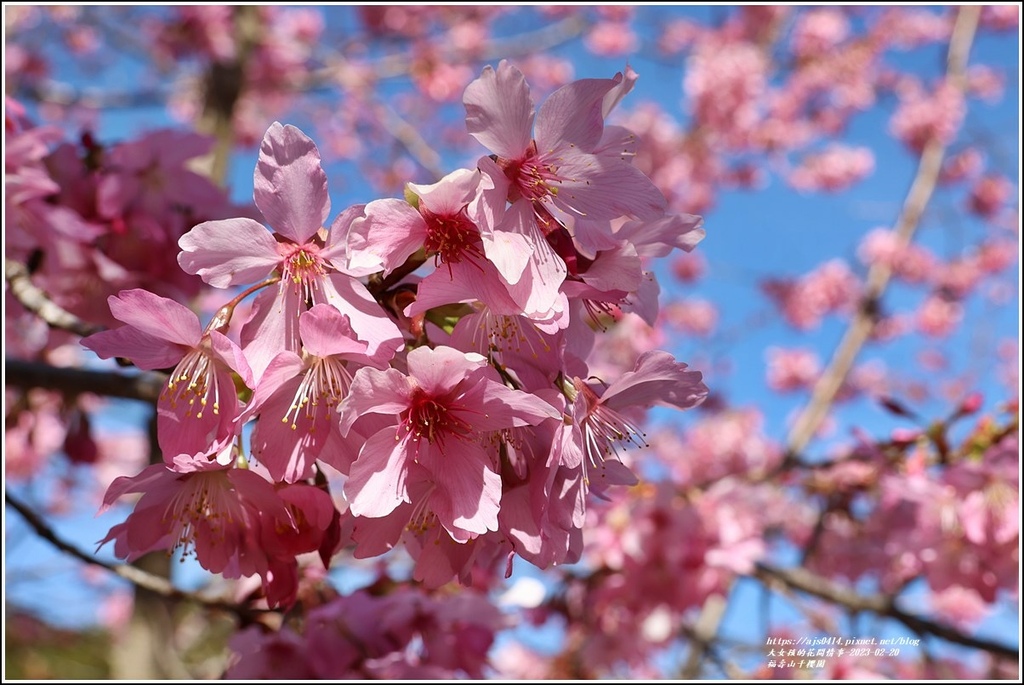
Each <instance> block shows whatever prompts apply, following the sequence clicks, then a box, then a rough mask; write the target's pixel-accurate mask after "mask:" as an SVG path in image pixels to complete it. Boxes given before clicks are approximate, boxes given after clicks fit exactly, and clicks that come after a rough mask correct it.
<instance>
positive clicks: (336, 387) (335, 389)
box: [281, 357, 352, 432]
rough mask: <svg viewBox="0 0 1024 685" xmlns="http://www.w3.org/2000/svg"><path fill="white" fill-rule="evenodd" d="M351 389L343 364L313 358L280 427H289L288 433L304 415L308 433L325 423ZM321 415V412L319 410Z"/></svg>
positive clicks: (348, 376) (338, 360) (350, 381)
mask: <svg viewBox="0 0 1024 685" xmlns="http://www.w3.org/2000/svg"><path fill="white" fill-rule="evenodd" d="M351 385H352V374H351V373H349V370H348V369H347V368H345V362H343V361H342V360H340V359H337V358H335V357H316V358H315V359H314V361H313V363H312V364H311V365H310V367H309V368H308V369H306V373H305V374H304V375H303V376H302V380H301V381H300V382H299V387H298V388H296V389H295V396H294V397H293V398H292V403H291V406H289V407H288V412H287V413H286V414H285V415H284V416H283V417H282V418H281V422H282V423H289V422H290V423H291V425H292V430H295V429H296V428H297V427H298V421H299V415H300V414H303V415H305V417H306V419H307V421H308V423H309V430H310V432H312V431H313V430H314V429H315V427H316V422H317V419H320V418H322V419H324V420H327V419H329V418H330V417H331V412H332V411H334V410H335V408H336V407H337V406H338V403H339V402H341V401H342V400H343V399H344V398H345V395H347V394H348V389H349V387H350V386H351ZM321 407H323V408H324V411H323V412H321V411H320V408H321Z"/></svg>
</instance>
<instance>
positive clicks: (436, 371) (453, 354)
mask: <svg viewBox="0 0 1024 685" xmlns="http://www.w3.org/2000/svg"><path fill="white" fill-rule="evenodd" d="M407 362H408V366H409V375H410V376H412V377H413V378H414V379H415V380H416V384H417V385H418V386H419V387H421V388H423V390H425V391H426V392H427V393H428V394H431V395H435V394H438V395H439V394H443V393H446V392H448V391H449V390H451V389H452V388H454V387H455V386H456V385H458V384H459V383H460V382H461V381H462V379H464V378H465V377H466V376H467V375H468V374H470V373H471V372H473V371H476V370H477V369H481V368H484V367H486V366H487V360H486V359H485V358H484V357H483V356H481V355H479V354H477V353H476V352H462V351H461V350H456V349H454V348H452V347H445V346H443V345H441V346H438V347H435V348H434V349H430V348H429V347H417V348H416V349H415V350H413V351H411V352H410V353H409V355H408V357H407Z"/></svg>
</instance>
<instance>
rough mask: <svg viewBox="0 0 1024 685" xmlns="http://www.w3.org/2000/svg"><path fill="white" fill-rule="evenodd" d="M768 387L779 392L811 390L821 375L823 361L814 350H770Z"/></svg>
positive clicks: (774, 348)
mask: <svg viewBox="0 0 1024 685" xmlns="http://www.w3.org/2000/svg"><path fill="white" fill-rule="evenodd" d="M767 355H768V379H767V380H768V387H770V388H771V389H772V390H776V391H778V392H787V391H792V390H800V389H809V388H810V387H811V385H812V384H813V383H814V381H816V380H817V379H818V376H819V375H821V360H819V359H818V355H817V354H815V353H814V352H813V351H812V350H807V349H789V350H787V349H782V348H778V347H771V348H768V351H767Z"/></svg>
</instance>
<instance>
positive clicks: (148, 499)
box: [100, 458, 293, 578]
mask: <svg viewBox="0 0 1024 685" xmlns="http://www.w3.org/2000/svg"><path fill="white" fill-rule="evenodd" d="M128 493H142V497H141V498H140V499H139V501H138V502H137V503H136V505H135V509H134V510H133V511H132V513H131V514H129V516H128V518H127V520H125V522H124V523H119V524H117V525H115V526H114V527H113V528H111V529H110V532H109V533H107V537H105V538H104V539H103V540H102V541H100V545H101V546H102V545H104V544H106V543H107V542H110V541H113V542H114V554H116V555H117V556H118V557H120V558H122V559H127V560H128V561H133V560H135V559H138V558H139V557H141V556H142V555H143V554H146V553H147V552H152V551H154V550H160V549H165V550H172V549H176V548H178V547H181V548H182V554H185V555H194V556H195V558H196V560H197V561H198V562H199V563H200V564H201V565H202V566H203V568H205V569H207V570H208V571H211V572H213V573H221V574H223V575H224V576H225V577H227V578H238V577H240V576H250V575H253V574H256V573H265V572H266V570H267V556H266V553H265V551H264V549H263V545H262V543H261V541H260V530H261V525H260V517H261V516H263V517H264V519H265V520H267V521H271V522H272V524H273V525H275V526H277V525H280V526H283V527H285V528H291V527H292V525H293V521H292V516H291V513H290V512H289V510H288V508H287V507H286V506H285V505H284V503H283V502H282V500H281V499H280V498H279V497H278V496H277V494H276V493H275V491H274V488H273V486H272V485H271V484H270V483H268V482H267V481H265V480H264V479H263V478H261V477H260V476H258V475H257V474H255V473H253V472H252V471H248V470H246V469H238V468H231V467H224V466H220V465H219V464H218V463H217V461H208V462H200V461H194V460H183V459H180V458H179V459H176V460H175V462H174V465H173V467H172V466H169V465H167V464H154V465H152V466H149V467H147V468H145V469H143V470H142V472H141V473H139V474H138V475H136V476H132V477H127V476H123V477H121V478H118V479H117V480H115V481H114V482H113V483H111V485H110V487H109V488H108V489H107V494H106V496H105V497H104V499H103V508H102V509H101V512H102V511H103V510H105V509H107V508H108V507H110V506H112V505H113V504H114V502H116V501H117V500H118V499H119V498H120V497H122V496H123V495H126V494H128Z"/></svg>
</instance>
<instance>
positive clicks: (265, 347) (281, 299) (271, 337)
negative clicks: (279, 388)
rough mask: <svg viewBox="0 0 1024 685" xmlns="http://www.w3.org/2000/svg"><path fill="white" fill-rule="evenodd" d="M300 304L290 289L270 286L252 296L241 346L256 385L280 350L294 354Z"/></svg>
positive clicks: (243, 327)
mask: <svg viewBox="0 0 1024 685" xmlns="http://www.w3.org/2000/svg"><path fill="white" fill-rule="evenodd" d="M301 306H302V302H301V301H300V299H299V297H298V295H296V293H295V291H294V290H293V289H292V288H288V287H284V288H282V287H278V286H271V287H270V288H267V289H266V290H264V291H263V292H262V293H260V294H259V295H257V296H256V299H255V300H254V301H253V305H252V308H253V314H252V317H251V318H250V319H249V320H248V321H247V322H246V323H245V325H244V326H242V332H241V336H240V337H241V342H242V349H243V350H244V351H245V358H246V359H248V360H249V367H250V368H251V369H252V374H253V378H255V379H256V381H257V382H259V379H260V376H262V375H263V372H264V370H266V368H267V365H268V364H269V363H270V360H271V359H273V358H274V357H275V356H277V353H278V352H281V351H282V350H290V351H292V352H295V353H298V352H300V351H301V341H300V339H299V312H300V311H301V310H300V307H301Z"/></svg>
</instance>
